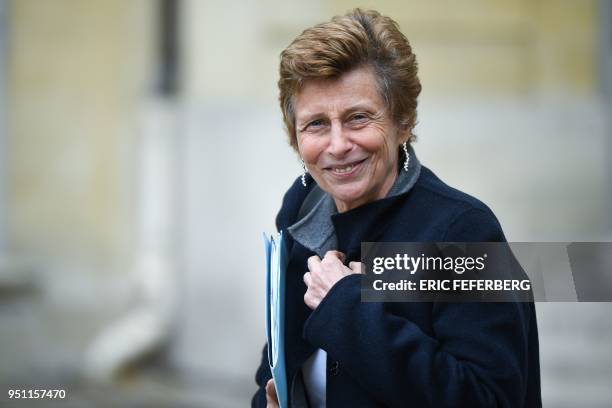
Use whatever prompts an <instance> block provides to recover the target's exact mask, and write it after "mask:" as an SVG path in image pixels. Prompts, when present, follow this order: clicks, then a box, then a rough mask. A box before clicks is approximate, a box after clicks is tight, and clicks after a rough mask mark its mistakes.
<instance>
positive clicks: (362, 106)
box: [296, 102, 373, 128]
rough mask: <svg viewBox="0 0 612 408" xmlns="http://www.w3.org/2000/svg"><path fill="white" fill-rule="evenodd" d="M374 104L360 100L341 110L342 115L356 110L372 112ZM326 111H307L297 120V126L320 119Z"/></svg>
mask: <svg viewBox="0 0 612 408" xmlns="http://www.w3.org/2000/svg"><path fill="white" fill-rule="evenodd" d="M372 108H373V107H372V105H371V104H369V103H367V102H358V103H356V104H354V105H352V106H350V107H349V108H347V109H345V110H343V111H342V112H340V116H346V115H347V114H348V113H351V112H356V111H368V112H371V111H373V109H372ZM325 116H326V115H325V113H323V112H314V113H307V114H305V115H304V116H303V117H301V118H300V119H299V120H296V124H297V127H298V128H300V127H303V126H304V125H307V124H308V122H310V121H312V120H314V119H319V118H321V117H325Z"/></svg>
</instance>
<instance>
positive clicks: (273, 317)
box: [264, 231, 289, 408]
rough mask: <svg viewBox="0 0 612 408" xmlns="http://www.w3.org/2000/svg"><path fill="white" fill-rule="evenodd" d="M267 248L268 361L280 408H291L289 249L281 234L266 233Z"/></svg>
mask: <svg viewBox="0 0 612 408" xmlns="http://www.w3.org/2000/svg"><path fill="white" fill-rule="evenodd" d="M264 242H265V247H266V330H267V335H268V361H269V363H270V371H271V372H272V377H273V378H274V384H275V385H276V395H277V396H278V402H279V405H280V408H286V407H288V394H289V393H288V388H287V373H286V369H285V275H286V272H287V260H288V256H287V249H286V246H285V242H284V240H283V232H282V231H281V232H280V233H279V234H278V235H277V236H276V237H272V236H271V237H270V238H268V237H267V236H266V235H265V234H264Z"/></svg>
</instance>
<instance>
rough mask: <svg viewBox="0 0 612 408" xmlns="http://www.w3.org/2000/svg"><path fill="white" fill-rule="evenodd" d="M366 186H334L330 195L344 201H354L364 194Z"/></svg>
mask: <svg viewBox="0 0 612 408" xmlns="http://www.w3.org/2000/svg"><path fill="white" fill-rule="evenodd" d="M364 192H365V191H364V188H363V187H362V186H350V185H347V186H337V187H335V188H332V189H331V191H330V195H331V196H332V197H333V198H334V199H335V200H339V201H342V202H344V203H347V204H348V203H353V202H356V201H359V200H360V199H361V197H363V195H364Z"/></svg>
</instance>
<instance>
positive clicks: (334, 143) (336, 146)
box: [328, 121, 353, 157]
mask: <svg viewBox="0 0 612 408" xmlns="http://www.w3.org/2000/svg"><path fill="white" fill-rule="evenodd" d="M330 133H331V135H330V137H331V139H330V142H329V146H328V152H329V153H330V154H331V155H332V156H334V157H343V156H344V155H346V154H347V153H348V152H349V151H350V150H351V149H352V148H353V142H352V141H351V139H350V137H349V134H348V132H346V130H345V129H343V126H342V124H341V123H339V121H333V122H332V124H331V132H330Z"/></svg>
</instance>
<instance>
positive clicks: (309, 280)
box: [304, 272, 312, 287]
mask: <svg viewBox="0 0 612 408" xmlns="http://www.w3.org/2000/svg"><path fill="white" fill-rule="evenodd" d="M304 283H305V284H306V286H308V287H310V284H311V283H312V275H310V272H306V273H305V274H304Z"/></svg>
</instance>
